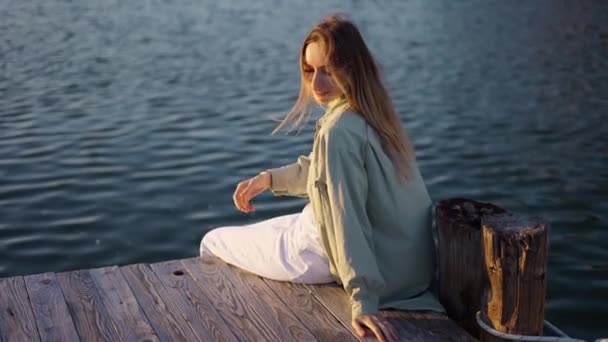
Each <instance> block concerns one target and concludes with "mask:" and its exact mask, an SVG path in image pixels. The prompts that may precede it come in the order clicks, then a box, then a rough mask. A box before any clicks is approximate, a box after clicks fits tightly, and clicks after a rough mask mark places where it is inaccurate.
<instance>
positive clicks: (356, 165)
mask: <svg viewBox="0 0 608 342" xmlns="http://www.w3.org/2000/svg"><path fill="white" fill-rule="evenodd" d="M321 139H322V140H321V141H320V144H319V151H322V153H323V154H324V156H323V160H324V161H325V163H324V165H325V166H324V167H325V183H326V197H327V198H328V201H329V203H325V204H324V207H325V208H327V207H329V213H327V210H326V214H325V216H326V217H324V220H325V221H326V223H327V224H326V229H327V231H326V232H325V233H324V234H327V240H328V241H329V249H330V250H329V251H328V255H330V256H331V258H332V259H333V262H334V264H335V266H336V269H337V271H338V273H339V276H340V280H341V281H342V285H343V286H344V289H345V290H346V292H347V293H348V295H349V296H350V300H351V305H352V308H351V312H352V318H353V319H354V318H355V317H357V316H360V315H368V314H373V313H376V312H377V311H378V300H379V292H380V290H381V289H382V288H383V287H384V286H385V282H384V279H383V277H382V275H381V274H380V270H379V268H378V265H377V263H376V258H375V254H374V250H373V239H372V235H373V231H372V227H371V224H370V222H369V219H368V216H367V211H366V206H365V203H366V200H367V193H368V183H367V175H366V172H365V167H364V163H363V158H364V156H363V152H362V151H361V150H360V147H361V146H362V143H361V142H360V141H358V140H357V139H356V138H355V137H354V136H353V135H352V134H351V133H350V132H347V131H345V130H339V129H336V130H332V132H330V133H328V134H326V135H323V137H322V138H321Z"/></svg>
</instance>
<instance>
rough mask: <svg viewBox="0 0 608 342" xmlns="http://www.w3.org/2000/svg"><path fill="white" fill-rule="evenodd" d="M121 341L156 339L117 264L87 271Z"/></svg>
mask: <svg viewBox="0 0 608 342" xmlns="http://www.w3.org/2000/svg"><path fill="white" fill-rule="evenodd" d="M89 272H90V273H91V277H92V278H93V281H94V282H95V285H96V286H97V289H98V290H99V294H100V295H101V300H102V302H103V304H104V306H105V307H106V309H107V310H108V313H109V314H110V317H111V318H112V321H113V322H114V324H115V326H116V328H117V329H116V331H117V332H118V335H119V336H120V337H119V339H120V340H121V341H133V340H137V341H143V340H148V341H158V336H157V335H156V333H155V332H154V329H152V327H151V326H150V323H149V322H148V320H147V319H146V316H145V315H144V313H143V312H142V311H141V309H140V308H139V305H138V303H137V300H136V299H135V296H134V295H133V292H131V289H130V288H129V285H128V284H127V282H126V280H125V278H124V277H123V276H122V274H121V273H120V271H119V269H118V267H117V266H112V267H104V268H97V269H92V270H90V271H89Z"/></svg>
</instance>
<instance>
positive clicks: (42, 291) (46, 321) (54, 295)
mask: <svg viewBox="0 0 608 342" xmlns="http://www.w3.org/2000/svg"><path fill="white" fill-rule="evenodd" d="M24 280H25V285H26V288H27V291H28V293H29V295H30V303H31V304H32V311H33V313H34V318H35V319H36V325H37V327H38V332H39V333H40V338H41V339H42V340H43V341H78V333H77V332H76V327H75V326H74V322H73V321H72V316H71V315H70V312H69V310H68V306H67V304H66V302H65V299H64V297H63V291H62V290H61V286H60V285H59V282H58V281H57V277H56V276H55V274H54V273H43V274H35V275H30V276H26V277H24Z"/></svg>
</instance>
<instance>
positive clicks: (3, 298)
mask: <svg viewBox="0 0 608 342" xmlns="http://www.w3.org/2000/svg"><path fill="white" fill-rule="evenodd" d="M0 340H2V341H5V342H9V341H19V342H20V341H40V335H38V330H37V329H36V321H35V320H34V314H33V313H32V307H31V305H30V300H29V296H28V294H27V289H26V288H25V281H24V280H23V277H20V276H19V277H12V278H4V279H0Z"/></svg>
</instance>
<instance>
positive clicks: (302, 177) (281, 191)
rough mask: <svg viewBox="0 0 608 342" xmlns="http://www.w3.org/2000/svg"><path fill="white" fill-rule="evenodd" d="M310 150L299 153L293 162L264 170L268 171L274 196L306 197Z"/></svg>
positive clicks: (310, 157)
mask: <svg viewBox="0 0 608 342" xmlns="http://www.w3.org/2000/svg"><path fill="white" fill-rule="evenodd" d="M312 157H313V155H312V152H311V153H310V154H309V155H308V156H305V155H301V156H300V157H298V160H297V161H296V162H295V163H292V164H289V165H286V166H282V167H277V168H274V169H269V170H266V171H267V172H269V173H270V179H271V181H270V188H269V189H270V191H272V193H273V194H274V195H276V196H284V195H289V196H297V197H308V193H307V191H306V180H307V179H308V169H309V166H310V160H311V159H312Z"/></svg>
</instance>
